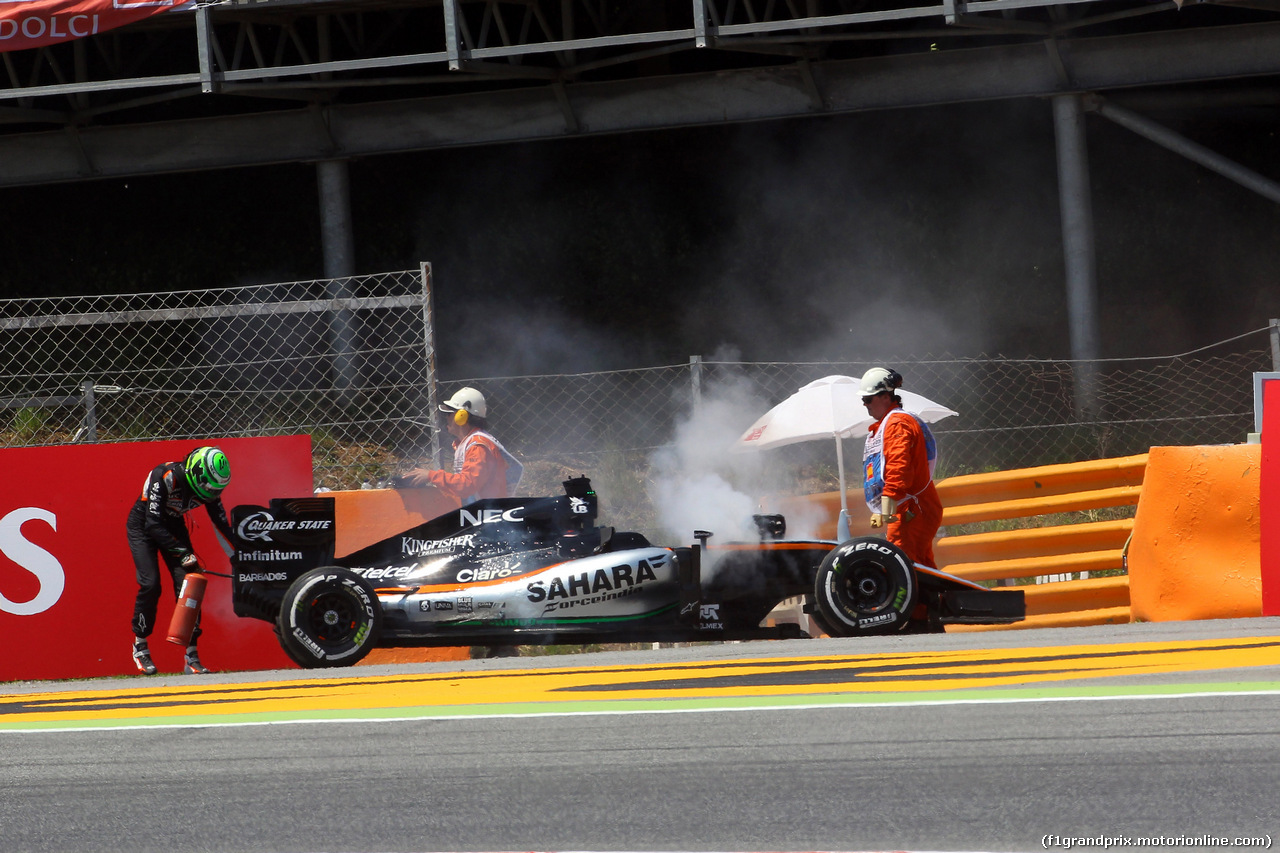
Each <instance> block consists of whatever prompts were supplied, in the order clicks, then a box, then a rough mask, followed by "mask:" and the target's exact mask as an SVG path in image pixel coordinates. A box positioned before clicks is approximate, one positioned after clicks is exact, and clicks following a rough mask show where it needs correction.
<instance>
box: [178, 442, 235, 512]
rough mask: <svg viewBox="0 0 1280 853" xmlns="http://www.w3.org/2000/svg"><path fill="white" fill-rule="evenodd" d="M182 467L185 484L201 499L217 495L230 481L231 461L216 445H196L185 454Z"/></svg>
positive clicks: (211, 498) (212, 497)
mask: <svg viewBox="0 0 1280 853" xmlns="http://www.w3.org/2000/svg"><path fill="white" fill-rule="evenodd" d="M182 467H183V468H185V469H186V472H187V485H188V486H190V487H191V491H193V492H195V493H196V497H198V498H200V499H202V500H206V501H209V500H213V499H214V498H216V497H218V495H220V494H222V490H223V489H225V488H226V487H227V483H230V482H231V463H230V462H228V461H227V454H225V453H223V452H222V451H221V450H219V449H218V448H216V447H197V448H196V449H195V450H193V451H191V452H190V453H189V454H187V458H186V461H184V462H183V463H182Z"/></svg>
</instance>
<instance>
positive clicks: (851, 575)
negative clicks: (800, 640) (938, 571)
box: [813, 538, 918, 637]
mask: <svg viewBox="0 0 1280 853" xmlns="http://www.w3.org/2000/svg"><path fill="white" fill-rule="evenodd" d="M813 586H814V590H813V593H814V601H815V602H816V603H817V609H818V613H819V614H821V616H822V618H821V619H820V620H818V624H819V625H821V626H822V627H823V630H826V631H827V633H829V634H831V635H832V636H836V637H852V636H858V635H862V634H892V633H896V632H898V631H900V630H902V628H903V627H904V626H906V624H907V622H909V621H910V619H911V613H912V611H913V610H914V609H915V606H916V596H917V594H918V588H917V585H916V573H915V569H914V568H913V567H912V565H911V560H910V559H908V557H907V555H906V554H905V553H904V552H903V551H902V549H900V548H898V547H897V546H894V545H890V544H889V543H888V542H885V541H884V540H882V539H874V538H864V539H850V540H848V541H847V542H842V543H841V544H840V545H839V546H837V547H836V548H835V550H833V551H832V552H831V553H830V554H828V555H827V556H826V559H824V560H823V561H822V565H821V566H820V567H819V568H818V572H817V574H816V575H815V576H814V581H813Z"/></svg>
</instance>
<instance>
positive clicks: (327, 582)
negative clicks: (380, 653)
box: [277, 566, 382, 669]
mask: <svg viewBox="0 0 1280 853" xmlns="http://www.w3.org/2000/svg"><path fill="white" fill-rule="evenodd" d="M277 628H278V629H279V635H280V645H281V646H283V647H284V651H285V654H287V655H288V656H289V657H290V658H291V659H292V660H293V661H294V662H295V663H297V664H298V665H299V666H301V667H304V668H307V669H319V668H323V667H336V666H351V665H353V664H355V663H357V662H359V661H360V660H361V659H363V658H364V656H365V655H367V654H368V653H369V651H370V650H371V649H373V647H374V646H375V645H377V642H378V637H379V635H380V634H381V632H382V605H381V604H380V603H379V602H378V596H377V593H375V592H374V590H373V587H372V586H371V585H370V584H369V582H368V581H366V580H365V579H364V578H362V577H360V576H359V575H357V574H355V573H354V572H351V571H349V570H347V569H343V568H340V567H337V566H327V567H324V568H319V569H312V570H311V571H309V572H307V573H306V574H304V575H301V576H300V577H298V579H297V580H295V581H294V582H293V583H292V584H290V585H289V589H288V590H287V591H286V592H285V594H284V600H283V601H282V602H281V603H280V615H279V617H277Z"/></svg>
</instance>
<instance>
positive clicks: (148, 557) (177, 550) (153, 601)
mask: <svg viewBox="0 0 1280 853" xmlns="http://www.w3.org/2000/svg"><path fill="white" fill-rule="evenodd" d="M198 506H203V507H204V508H205V509H206V510H207V511H208V513H209V519H210V520H211V521H213V524H214V526H215V527H217V528H218V532H220V533H221V534H222V535H223V536H224V537H226V539H227V541H228V542H231V541H233V540H232V537H231V525H230V524H229V523H227V511H226V510H225V509H223V507H222V500H221V499H220V498H214V499H213V500H211V501H208V502H206V501H204V500H203V499H201V498H200V497H198V496H196V494H195V493H194V492H192V491H191V486H189V485H188V484H187V473H186V469H185V468H183V466H182V463H181V462H166V463H165V464H163V465H157V466H156V467H155V469H153V470H152V472H151V474H150V475H148V477H147V482H146V483H144V484H143V486H142V496H141V497H140V498H138V500H137V501H136V502H135V503H134V505H133V508H132V509H131V510H129V522H128V524H127V525H126V529H127V530H128V532H129V550H130V551H132V552H133V564H134V566H135V567H136V569H137V574H138V598H137V600H136V601H135V602H134V604H133V634H134V636H135V637H149V636H151V632H152V631H153V630H154V629H155V621H156V607H157V605H158V604H159V602H160V561H159V560H158V559H157V554H159V555H160V556H163V557H164V562H165V566H167V567H168V569H169V574H170V576H171V577H172V578H173V595H174V598H175V599H176V598H177V597H178V590H179V588H180V587H181V586H182V579H183V578H184V577H186V574H187V571H188V570H187V569H186V568H184V567H183V566H182V558H183V557H185V556H187V555H188V554H191V553H193V551H192V548H191V533H190V531H188V530H187V525H186V521H185V520H184V519H183V515H185V514H186V513H188V512H190V511H191V510H193V509H195V508H196V507H198ZM199 636H200V622H199V617H197V619H196V627H195V630H194V631H193V632H192V634H191V643H192V644H193V645H194V644H195V642H196V639H197V638H198V637H199Z"/></svg>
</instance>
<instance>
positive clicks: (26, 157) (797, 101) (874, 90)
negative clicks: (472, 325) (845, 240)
mask: <svg viewBox="0 0 1280 853" xmlns="http://www.w3.org/2000/svg"><path fill="white" fill-rule="evenodd" d="M1060 47H1061V56H1062V59H1063V62H1064V63H1065V65H1066V66H1067V67H1068V69H1069V71H1070V79H1071V84H1072V85H1071V86H1070V87H1068V85H1067V84H1066V83H1064V82H1063V81H1062V79H1061V78H1060V76H1059V74H1058V72H1057V71H1056V70H1055V68H1054V65H1053V63H1052V62H1051V61H1050V59H1049V58H1048V56H1047V54H1046V51H1045V50H1044V48H1043V46H1042V45H1040V44H1029V45H1008V46H1001V47H989V48H975V49H968V50H951V51H935V52H930V53H922V54H909V55H896V56H886V57H877V58H871V59H857V60H846V61H831V62H818V63H813V64H812V71H813V74H814V76H815V78H816V79H817V80H818V82H819V83H820V84H821V86H822V93H823V96H824V99H825V105H826V110H825V111H823V112H822V114H823V115H830V114H833V113H851V112H860V111H870V110H880V109H891V108H899V107H913V106H930V105H936V104H943V103H952V102H962V101H983V100H996V99H1003V98H1025V97H1050V96H1053V95H1059V94H1065V93H1069V92H1072V91H1094V92H1107V91H1112V90H1115V89H1123V88H1127V87H1137V86H1160V85H1171V84H1177V83H1189V82H1196V81H1207V80H1223V79H1231V78H1240V77H1250V76H1262V75H1277V74H1280V23H1266V24H1253V25H1245V26H1232V27H1214V28H1203V29H1191V30H1176V31H1170V32H1162V33H1145V34H1141V35H1130V36H1114V37H1107V38H1091V39H1069V40H1061V41H1060ZM565 89H566V92H567V94H568V97H569V98H570V100H571V101H572V103H573V106H574V114H575V116H576V117H577V121H578V126H579V132H580V133H582V134H609V133H621V132H625V131H631V130H646V129H661V128H676V127H689V126H698V125H710V124H724V123H734V122H744V121H759V120H765V119H779V118H790V117H796V116H806V115H814V114H816V112H815V110H814V109H813V99H812V96H811V92H810V87H808V86H807V85H806V81H805V78H804V74H803V72H802V71H801V70H800V69H799V68H797V67H796V66H794V65H789V66H774V67H770V68H755V69H747V70H739V71H716V72H711V73H706V74H689V75H681V76H671V77H656V78H645V79H633V80H625V81H618V82H608V83H580V84H570V85H567V86H566V87H565ZM324 118H325V121H324V126H325V127H327V129H328V133H325V132H322V131H321V130H320V128H319V127H318V123H317V122H316V119H315V113H314V112H313V111H311V110H291V111H281V112H271V113H258V114H251V115H238V116H224V117H217V118H208V119H198V120H190V121H182V122H166V123H162V124H151V125H133V126H130V125H119V126H112V127H86V128H81V129H80V130H79V131H78V133H77V134H76V138H75V139H74V140H71V139H69V138H68V137H67V135H66V134H65V133H64V132H62V131H52V132H41V133H29V134H13V135H8V136H3V137H0V186H20V185H30V184H45V183H56V182H66V181H77V180H84V179H86V178H95V177H102V178H111V177H124V176H130V175H139V174H155V173H165V172H181V171H199V170H205V169H217V168H229V167H237V166H250V165H267V164H273V163H287V162H307V161H319V160H325V159H331V158H332V157H333V152H334V151H335V150H336V151H341V152H343V154H344V156H348V157H359V156H368V155H375V154H390V153H400V152H407V151H425V150H432V149H438V148H448V147H460V146H471V145H486V144H495V143H505V142H516V141H526V140H537V139H550V138H558V137H565V136H566V135H567V134H566V128H565V118H564V112H563V110H562V106H561V102H560V100H559V99H558V98H557V97H556V93H555V90H554V89H553V87H551V86H536V87H527V88H521V89H509V90H502V91H495V92H484V93H475V94H465V95H455V96H448V97H438V98H420V99H413V100H400V101H383V102H378V103H371V104H350V105H339V106H332V107H328V108H325V110H324ZM77 146H79V148H81V149H83V152H84V154H83V156H82V155H81V154H80V152H79V151H77ZM84 162H89V163H92V164H93V171H92V173H87V172H86V170H85V168H84V167H83V165H82V164H83V163H84Z"/></svg>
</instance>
